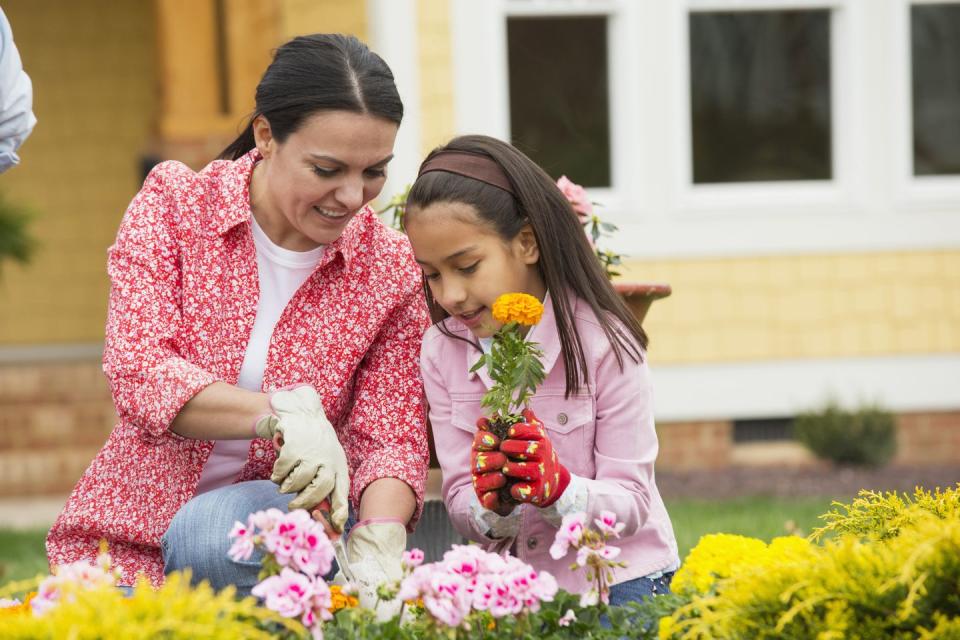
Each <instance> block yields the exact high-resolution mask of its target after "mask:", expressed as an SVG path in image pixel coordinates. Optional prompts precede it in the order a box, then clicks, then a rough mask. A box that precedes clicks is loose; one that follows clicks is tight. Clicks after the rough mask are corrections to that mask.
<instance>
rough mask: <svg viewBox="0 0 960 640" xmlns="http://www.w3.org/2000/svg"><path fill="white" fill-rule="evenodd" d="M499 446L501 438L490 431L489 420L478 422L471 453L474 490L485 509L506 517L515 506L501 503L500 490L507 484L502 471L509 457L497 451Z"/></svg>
mask: <svg viewBox="0 0 960 640" xmlns="http://www.w3.org/2000/svg"><path fill="white" fill-rule="evenodd" d="M499 445H500V438H498V437H497V436H495V435H494V434H493V433H492V432H491V431H490V423H489V422H488V421H487V419H486V418H480V419H479V420H477V433H476V435H474V436H473V447H472V450H471V453H470V474H471V475H472V476H473V490H474V491H475V492H476V494H477V498H478V499H479V500H480V504H481V505H483V507H484V508H486V509H489V510H490V511H493V512H496V513H498V514H500V515H501V516H505V515H508V514H509V513H510V512H511V511H513V505H505V504H502V503H501V502H500V496H499V489H500V487H502V486H504V485H505V484H507V478H506V476H504V475H503V471H502V470H503V465H504V464H506V462H507V457H506V456H505V455H503V454H502V453H500V451H498V450H497V449H498V448H499Z"/></svg>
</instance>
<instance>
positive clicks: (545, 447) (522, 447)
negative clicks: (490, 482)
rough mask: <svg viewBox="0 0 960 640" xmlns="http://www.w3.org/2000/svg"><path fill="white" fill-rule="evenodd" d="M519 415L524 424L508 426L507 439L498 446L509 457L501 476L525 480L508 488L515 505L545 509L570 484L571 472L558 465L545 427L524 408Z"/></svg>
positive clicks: (531, 412)
mask: <svg viewBox="0 0 960 640" xmlns="http://www.w3.org/2000/svg"><path fill="white" fill-rule="evenodd" d="M521 415H522V416H523V419H524V421H523V422H518V423H517V424H515V425H513V426H512V427H510V430H509V431H508V432H507V437H508V439H507V440H504V441H503V442H501V443H500V451H501V452H502V453H503V454H505V455H506V456H507V458H508V459H507V462H506V464H505V465H504V466H503V474H504V475H505V476H508V477H511V478H517V479H519V480H524V481H525V482H518V483H516V484H515V485H513V486H512V487H511V488H510V495H512V496H513V497H514V499H515V500H516V501H517V502H526V503H529V504H532V505H535V506H537V507H541V508H543V507H548V506H550V505H551V504H553V503H554V502H556V501H557V499H558V498H559V497H560V495H561V494H562V493H563V492H564V491H565V490H566V488H567V485H569V484H570V472H569V471H567V468H566V467H564V466H563V465H562V464H560V459H559V458H557V453H556V451H554V450H553V443H552V442H550V438H549V437H547V430H546V428H545V427H544V426H543V423H542V422H540V420H539V419H537V416H536V415H534V413H533V411H531V410H530V409H524V410H523V411H522V412H521Z"/></svg>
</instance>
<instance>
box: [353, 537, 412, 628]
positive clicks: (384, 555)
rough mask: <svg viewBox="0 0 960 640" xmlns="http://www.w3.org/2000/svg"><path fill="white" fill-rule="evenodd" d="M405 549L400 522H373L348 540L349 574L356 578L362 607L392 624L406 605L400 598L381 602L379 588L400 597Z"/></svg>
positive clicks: (405, 540) (358, 597)
mask: <svg viewBox="0 0 960 640" xmlns="http://www.w3.org/2000/svg"><path fill="white" fill-rule="evenodd" d="M406 548H407V528H406V525H404V523H403V522H402V521H401V520H400V519H399V518H373V519H370V520H365V521H363V522H360V523H358V524H357V525H356V526H355V527H353V529H351V530H350V535H349V537H348V538H347V561H348V562H349V565H350V567H349V573H350V574H352V575H353V579H354V581H355V582H354V583H355V585H356V587H357V599H358V600H359V601H360V606H361V607H366V608H368V609H372V610H373V611H374V612H375V613H376V616H377V620H380V621H384V620H389V619H390V618H392V617H394V616H396V615H397V614H398V613H400V608H401V606H402V605H403V602H402V601H401V600H400V598H397V597H396V596H394V598H393V599H392V600H387V599H384V598H380V597H379V596H378V595H377V588H378V587H380V586H381V585H388V586H389V587H390V588H391V589H392V591H393V593H394V594H396V593H397V590H398V589H399V587H400V584H399V582H400V578H402V577H403V568H402V566H401V564H400V561H401V560H402V558H403V552H404V550H406ZM345 573H346V572H345Z"/></svg>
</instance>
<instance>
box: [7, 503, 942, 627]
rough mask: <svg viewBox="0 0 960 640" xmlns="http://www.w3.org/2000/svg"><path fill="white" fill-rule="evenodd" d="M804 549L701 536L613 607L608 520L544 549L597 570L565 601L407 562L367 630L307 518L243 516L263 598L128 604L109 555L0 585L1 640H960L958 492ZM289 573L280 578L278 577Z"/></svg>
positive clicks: (165, 596) (517, 577) (201, 592)
mask: <svg viewBox="0 0 960 640" xmlns="http://www.w3.org/2000/svg"><path fill="white" fill-rule="evenodd" d="M824 519H825V525H824V527H822V528H821V529H819V530H817V531H815V532H814V534H813V535H812V536H811V537H810V538H809V539H805V538H799V537H783V538H776V539H774V540H773V541H772V542H770V543H769V544H768V543H765V542H763V541H761V540H757V539H753V538H746V537H742V536H734V535H729V534H714V535H709V536H705V537H704V538H703V539H702V540H701V541H700V543H699V544H698V545H697V546H696V547H695V548H694V549H693V550H692V551H691V552H690V554H689V555H688V556H687V558H686V559H685V561H684V563H683V566H682V567H681V569H680V571H678V572H677V574H676V576H675V577H674V581H673V588H674V591H675V594H673V595H669V596H658V597H657V598H654V599H653V600H647V601H644V602H643V603H634V604H630V605H626V606H622V607H611V606H608V605H607V604H606V603H605V598H604V593H605V589H606V587H605V582H607V581H609V579H610V573H611V572H615V570H616V567H617V563H616V561H615V557H616V550H615V549H616V548H615V547H613V546H610V545H609V544H607V542H608V541H612V540H614V539H615V538H616V537H617V534H618V529H617V523H616V519H615V518H614V517H613V516H612V514H604V517H602V518H600V519H598V520H597V521H595V522H593V523H587V522H586V521H585V520H584V519H583V517H582V516H571V517H568V519H567V520H566V522H565V524H564V526H563V527H561V529H560V531H559V532H558V535H557V538H556V540H555V542H554V545H553V548H552V549H551V552H552V553H554V554H555V556H556V557H563V556H565V555H567V554H570V555H571V556H572V557H573V558H574V562H573V564H572V565H571V570H586V569H587V568H589V569H590V570H591V571H593V572H594V578H595V584H596V585H597V587H596V590H595V591H594V592H591V593H588V594H586V595H584V596H575V595H571V594H569V593H566V592H564V591H562V590H558V589H557V588H556V582H555V581H554V580H553V577H552V576H550V575H549V574H547V573H546V572H536V571H534V570H533V569H532V568H530V567H529V566H527V565H524V564H523V563H522V562H520V561H519V560H517V559H516V558H511V557H509V556H507V557H501V556H498V555H494V554H488V553H485V552H483V551H481V550H480V549H479V548H478V547H474V546H455V547H454V548H453V549H451V550H450V551H449V552H447V554H446V556H445V557H444V559H443V560H442V561H440V562H437V563H430V564H424V563H423V562H422V556H420V555H418V554H417V553H416V552H408V554H407V556H406V557H405V565H406V572H405V576H404V578H403V580H402V581H401V582H400V583H399V584H393V585H383V586H382V588H381V595H382V597H383V598H384V599H386V600H390V599H399V600H400V601H402V602H403V605H402V611H400V612H399V613H398V614H397V615H395V616H392V617H390V618H389V619H386V620H382V621H378V620H377V617H376V615H375V614H374V612H373V611H370V610H367V609H363V608H361V607H359V606H357V603H356V600H355V599H352V598H351V597H350V588H349V586H345V587H343V586H337V585H334V586H328V585H327V584H326V583H323V582H322V581H320V582H317V581H316V580H313V579H311V576H312V577H313V578H315V576H316V573H317V572H318V571H322V570H323V569H324V567H328V566H329V561H330V560H331V558H332V556H333V553H334V552H333V548H332V546H331V545H330V543H329V541H327V540H326V538H325V537H324V538H316V537H314V536H313V534H314V533H316V529H314V528H313V525H312V524H311V523H312V521H309V520H304V519H303V517H302V515H299V514H297V512H294V513H293V514H289V515H288V514H282V513H280V512H275V513H274V512H263V513H260V514H253V515H252V516H251V519H250V520H249V521H248V522H247V523H241V524H240V526H239V528H238V529H237V530H235V531H234V536H233V537H234V542H235V544H234V549H233V553H234V554H238V555H239V556H242V555H244V554H246V553H247V552H248V550H249V551H252V549H253V548H254V547H255V546H257V545H263V546H264V547H265V548H267V549H268V551H269V550H270V549H271V547H272V548H273V551H271V552H270V556H271V557H272V561H271V562H270V563H267V566H266V568H265V571H266V573H268V574H271V575H265V576H264V580H263V582H261V584H260V585H259V586H258V587H257V590H258V592H259V594H260V595H261V596H262V598H263V599H262V601H260V603H258V601H257V600H256V599H254V598H243V599H237V598H235V597H234V591H233V590H232V589H225V590H223V591H221V592H219V593H214V592H213V591H212V590H211V589H210V588H209V587H208V586H207V585H206V584H201V585H199V586H190V584H189V575H181V574H173V575H171V576H169V577H168V579H167V582H166V584H165V585H164V586H163V587H162V588H160V589H156V590H155V589H152V588H151V587H150V586H149V584H147V583H146V582H143V583H141V584H139V585H137V587H136V588H135V590H134V593H133V595H132V596H130V597H125V596H124V595H123V594H122V592H121V591H119V590H118V589H116V588H115V587H114V586H113V581H114V575H115V574H114V573H113V571H112V569H111V568H110V564H109V556H108V555H107V554H106V553H103V554H101V557H100V558H99V559H98V561H97V563H94V564H89V563H77V564H74V565H69V566H65V567H61V568H60V569H59V571H57V572H56V575H55V576H50V577H46V578H44V579H43V580H42V581H41V580H39V579H38V580H33V581H23V582H20V583H12V584H8V585H6V586H5V587H2V588H0V637H2V638H5V639H6V638H11V639H15V638H65V637H71V638H77V639H78V640H79V639H83V638H150V637H162V638H197V637H204V638H309V637H311V636H312V637H314V638H319V637H326V638H344V639H346V638H402V639H407V638H409V639H413V638H483V639H486V638H490V639H493V638H534V637H536V638H583V637H586V636H589V637H593V638H621V637H625V638H658V637H659V638H661V639H663V640H666V639H674V640H676V639H683V640H691V639H694V638H696V639H700V638H703V639H706V638H798V639H799V638H810V639H814V638H816V639H827V638H844V637H860V638H930V639H932V638H958V637H960V597H958V585H960V485H958V487H957V488H954V489H949V490H946V491H939V490H938V491H936V492H928V491H923V490H919V489H918V490H917V491H916V492H915V494H914V495H913V496H911V497H906V496H899V495H897V494H892V493H888V494H878V493H873V492H866V491H865V492H861V495H860V497H859V498H858V499H857V500H855V501H854V502H853V503H851V504H849V505H844V504H839V503H835V508H834V509H833V510H832V511H831V512H830V513H828V514H826V515H825V516H824ZM284 572H288V573H286V574H284Z"/></svg>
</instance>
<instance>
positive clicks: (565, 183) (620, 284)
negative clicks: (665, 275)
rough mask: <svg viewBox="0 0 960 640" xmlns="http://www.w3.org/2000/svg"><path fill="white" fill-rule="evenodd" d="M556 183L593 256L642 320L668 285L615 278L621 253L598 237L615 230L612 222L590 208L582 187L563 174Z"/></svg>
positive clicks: (604, 236)
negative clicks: (602, 244) (603, 219)
mask: <svg viewBox="0 0 960 640" xmlns="http://www.w3.org/2000/svg"><path fill="white" fill-rule="evenodd" d="M557 187H558V188H559V189H560V191H561V192H562V193H563V195H564V196H565V197H566V199H567V202H569V203H570V206H571V207H573V211H574V213H576V214H577V218H579V219H580V224H581V225H582V226H583V230H584V232H585V233H586V234H587V238H588V239H589V240H590V244H591V245H592V246H593V249H594V251H595V252H596V254H597V259H598V260H599V261H600V264H601V265H603V270H604V271H605V272H606V274H607V277H608V278H609V279H610V280H611V281H612V282H613V286H614V288H615V289H616V290H617V292H618V293H619V294H620V297H622V298H623V300H624V302H626V303H627V306H628V307H630V310H631V311H632V312H633V315H634V316H635V317H636V318H637V322H640V323H643V319H644V318H645V317H646V315H647V312H648V311H649V310H650V305H652V304H653V302H654V300H659V299H660V298H666V297H667V296H669V295H670V293H671V289H670V285H669V284H666V283H663V282H633V281H629V280H616V279H615V278H617V277H618V276H619V275H620V272H619V271H617V267H619V266H620V264H621V262H622V257H621V255H620V254H618V253H614V252H613V251H611V250H610V249H606V248H603V247H601V246H600V243H601V239H603V238H607V237H609V236H610V235H611V234H612V233H613V232H614V231H616V230H617V227H616V225H614V224H612V223H610V222H603V221H602V220H601V219H600V217H599V216H598V215H597V213H596V211H595V209H594V205H595V204H596V203H594V202H591V201H590V200H589V199H588V198H587V192H586V190H585V189H584V188H583V187H581V186H580V185H578V184H576V183H575V182H571V181H570V180H569V179H568V178H567V176H560V179H559V180H557Z"/></svg>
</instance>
